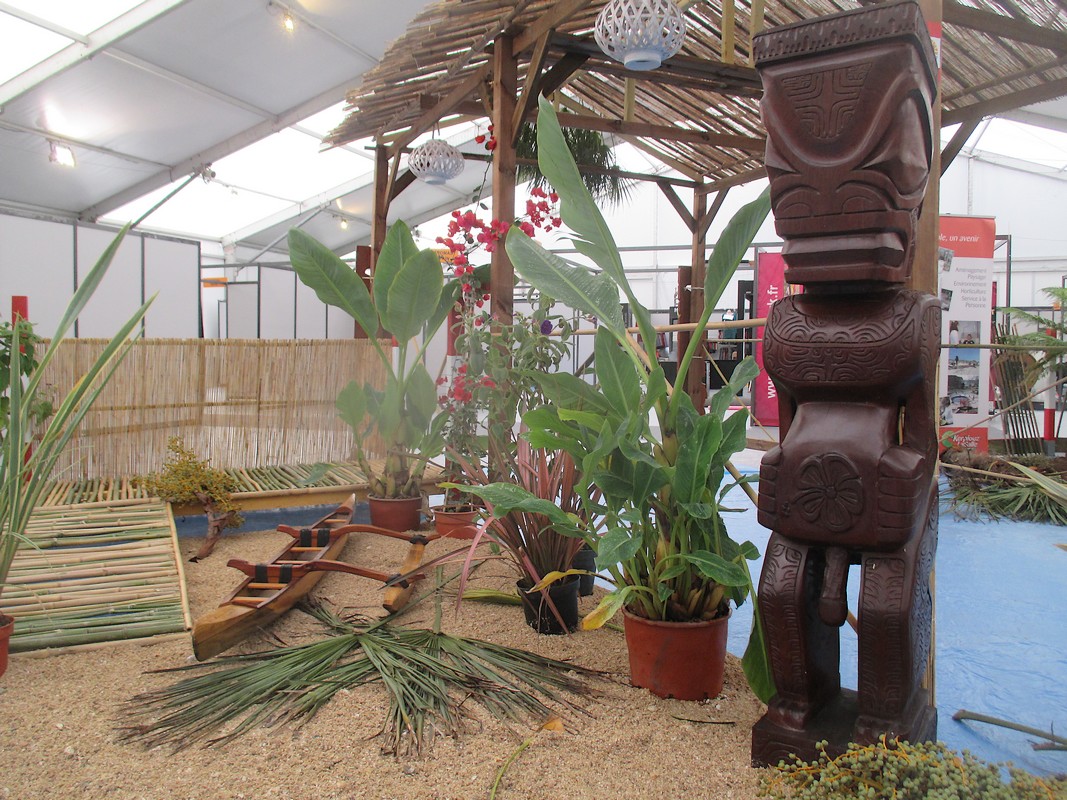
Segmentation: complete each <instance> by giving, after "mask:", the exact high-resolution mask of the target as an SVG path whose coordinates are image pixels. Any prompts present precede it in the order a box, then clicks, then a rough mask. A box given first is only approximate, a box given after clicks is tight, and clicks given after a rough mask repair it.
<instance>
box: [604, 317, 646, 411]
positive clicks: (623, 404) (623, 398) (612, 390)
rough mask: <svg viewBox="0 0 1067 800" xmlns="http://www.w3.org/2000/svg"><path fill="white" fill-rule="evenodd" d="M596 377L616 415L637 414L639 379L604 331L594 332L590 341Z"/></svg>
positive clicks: (630, 359)
mask: <svg viewBox="0 0 1067 800" xmlns="http://www.w3.org/2000/svg"><path fill="white" fill-rule="evenodd" d="M593 353H594V355H595V357H596V377H597V382H598V383H599V384H600V390H601V391H602V392H603V393H604V397H606V398H607V400H608V402H609V403H610V404H611V405H612V406H614V407H615V408H616V409H617V410H618V411H621V412H622V413H624V414H630V413H634V414H636V413H637V412H639V411H640V410H641V378H640V377H638V375H637V371H636V369H635V368H634V362H633V359H632V358H630V356H629V355H628V354H627V353H626V352H625V351H624V350H623V349H622V347H620V346H619V343H618V342H617V341H616V339H615V337H614V336H612V335H611V333H609V332H608V331H607V330H606V329H605V328H600V329H599V330H598V331H597V332H596V336H595V337H594V341H593Z"/></svg>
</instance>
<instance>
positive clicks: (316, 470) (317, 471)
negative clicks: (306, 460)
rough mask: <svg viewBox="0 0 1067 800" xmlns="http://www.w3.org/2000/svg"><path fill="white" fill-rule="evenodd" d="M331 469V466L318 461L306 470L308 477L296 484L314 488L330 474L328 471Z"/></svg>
mask: <svg viewBox="0 0 1067 800" xmlns="http://www.w3.org/2000/svg"><path fill="white" fill-rule="evenodd" d="M332 469H333V464H330V463H328V462H325V461H320V462H319V463H317V464H312V465H311V469H309V470H308V475H307V477H306V478H304V479H303V480H301V481H298V482H297V484H296V485H297V486H301V487H303V486H314V485H315V484H316V483H318V482H319V481H321V480H322V479H323V478H325V477H326V476H327V475H329V474H330V470H332Z"/></svg>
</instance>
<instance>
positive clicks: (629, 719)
mask: <svg viewBox="0 0 1067 800" xmlns="http://www.w3.org/2000/svg"><path fill="white" fill-rule="evenodd" d="M284 541H285V537H284V535H283V534H279V533H277V532H275V531H264V532H260V533H255V534H241V535H237V536H229V537H224V538H223V540H222V541H221V542H220V544H219V546H218V548H217V549H216V551H215V553H214V554H213V555H212V556H211V557H210V558H208V559H207V560H205V561H202V562H200V563H197V564H190V563H186V564H185V574H186V583H187V585H188V590H189V598H190V605H191V611H192V614H193V617H194V618H195V617H196V616H197V615H199V614H202V613H204V612H205V611H208V610H210V609H211V608H214V607H215V606H216V605H217V604H218V603H219V602H220V600H221V599H222V598H223V597H224V596H225V595H227V594H228V593H229V591H231V590H232V588H233V587H234V586H235V585H236V584H237V583H238V581H239V575H238V573H237V572H236V571H235V570H232V569H229V568H227V567H226V561H227V560H228V559H230V558H234V557H239V558H244V559H247V560H250V561H255V560H264V559H269V558H270V557H271V556H273V555H274V554H275V553H276V552H277V551H278V550H280V549H281V547H282V546H283V545H284ZM200 543H201V542H200V540H198V539H196V538H183V539H182V540H181V541H180V545H181V549H182V552H183V554H184V557H185V558H188V557H189V556H191V555H192V554H193V553H194V552H196V550H197V549H198V548H199V546H200ZM453 546H454V545H453V544H452V543H450V542H446V541H442V542H436V543H434V544H432V545H431V547H430V549H429V550H428V555H433V554H434V553H439V552H443V551H444V550H445V549H451V548H452V547H453ZM405 547H406V546H405V545H404V544H403V543H398V542H395V541H391V540H383V539H381V538H379V537H375V536H371V535H367V534H360V535H356V536H353V537H352V538H351V540H350V541H349V543H348V545H347V547H346V549H345V552H344V553H343V555H342V558H343V559H344V560H346V561H349V562H351V563H356V564H361V565H365V566H375V567H378V568H381V569H383V570H385V571H388V572H393V571H395V569H396V567H397V565H398V564H399V563H400V561H401V560H402V559H403V556H404V549H405ZM514 580H515V577H514V575H513V574H512V572H511V570H510V566H509V565H508V564H506V563H503V562H490V563H489V564H487V565H485V567H483V568H482V570H481V573H480V575H479V579H478V583H479V585H483V586H488V587H491V588H498V589H505V588H507V587H513V586H514ZM380 592H381V590H380V589H379V588H377V586H376V585H375V584H374V583H372V582H371V581H368V580H365V579H361V578H354V577H350V576H345V575H337V574H329V575H327V576H326V577H325V578H324V579H323V580H322V581H321V583H320V584H319V585H318V587H316V590H315V594H316V596H317V597H318V599H320V600H322V601H324V602H328V603H332V604H335V605H337V606H344V607H350V608H354V609H358V610H359V611H361V612H363V613H365V614H368V615H375V616H377V615H378V614H380V613H381V609H380V606H379V605H378V603H379V602H380ZM453 603H454V597H453V598H450V600H449V604H448V606H447V607H446V610H445V613H444V620H443V628H444V629H445V630H446V631H448V632H450V633H455V634H459V635H464V636H473V637H478V638H484V639H489V640H491V641H494V642H499V643H501V644H507V645H510V646H515V647H521V648H524V649H527V650H531V651H534V652H537V653H541V654H544V655H546V656H551V657H553V658H558V659H569V660H571V661H573V662H574V663H576V664H580V665H582V666H586V667H590V668H593V669H596V670H601V671H604V672H605V673H607V676H606V678H605V679H602V680H596V681H594V682H593V683H592V686H593V688H595V689H596V691H597V696H596V697H595V698H591V699H589V700H587V701H583V702H584V704H585V706H586V708H587V709H588V711H589V712H590V713H589V715H588V716H586V715H578V716H577V717H576V718H575V717H574V716H569V717H567V722H566V730H565V731H564V732H561V733H549V732H540V733H536V735H534V734H535V729H536V727H537V726H536V725H531V726H529V727H522V726H515V725H510V726H506V725H504V724H502V723H499V722H496V721H494V720H492V719H490V718H488V717H487V716H485V715H482V714H479V715H478V716H477V719H476V721H475V724H474V725H472V729H471V730H470V732H469V733H467V734H466V735H463V736H461V737H459V738H457V739H452V738H445V737H439V738H438V739H437V740H436V742H435V744H434V746H433V749H432V751H431V752H430V753H429V754H427V755H425V756H423V757H422V758H397V757H395V756H391V755H384V754H383V753H382V739H381V737H379V736H378V733H379V731H380V730H381V728H382V724H383V721H384V719H385V711H386V707H387V704H386V702H385V695H384V692H383V691H382V689H381V688H380V687H378V686H374V685H371V686H366V687H362V688H359V689H356V690H353V691H349V692H345V693H342V694H341V695H340V696H338V697H337V698H335V699H334V700H333V701H332V702H331V703H329V704H328V705H327V706H326V707H325V708H324V709H323V710H322V711H320V712H319V714H318V715H317V716H316V717H315V718H314V719H312V720H311V721H310V722H309V723H308V724H306V725H304V726H302V727H300V728H292V727H288V728H285V727H283V728H257V729H255V730H253V731H252V732H250V733H249V734H247V735H245V736H243V737H241V738H239V739H237V740H236V741H234V742H233V743H231V744H228V745H226V746H223V747H213V748H203V747H200V746H194V747H190V748H188V749H185V750H182V751H180V752H178V753H174V752H172V751H171V750H170V749H169V748H155V749H150V750H146V749H145V748H144V747H142V746H139V745H135V744H127V743H123V742H120V741H119V738H118V736H117V734H116V727H117V726H118V725H121V724H122V723H123V722H124V720H123V719H122V717H121V714H122V704H123V703H124V702H125V701H127V700H129V699H130V698H131V697H133V696H134V695H136V694H137V693H138V692H142V691H145V690H147V689H150V688H155V687H159V686H163V685H166V684H168V683H171V682H173V681H175V680H177V678H176V676H173V675H158V674H145V673H146V671H148V670H155V669H163V668H168V667H176V666H181V665H184V664H187V663H190V662H191V661H192V655H191V652H192V651H191V648H190V645H189V639H188V637H187V636H180V637H176V638H171V639H169V640H166V641H158V642H155V643H152V644H147V645H140V644H115V645H109V646H106V647H99V648H95V649H88V650H81V651H76V652H69V653H63V654H49V655H41V654H14V655H13V656H12V657H11V663H10V666H9V668H8V671H7V674H6V675H4V677H3V678H0V714H2V715H3V717H4V722H3V724H0V797H3V798H19V799H20V800H45V799H46V798H57V799H58V798H63V799H64V800H71V799H72V798H113V799H114V800H133V799H134V798H138V799H140V798H144V799H145V800H169V799H171V798H173V799H174V800H177V799H178V798H183V799H188V800H194V799H195V800H210V799H212V798H220V799H222V798H226V799H231V798H256V800H267V799H268V798H298V799H304V798H308V799H310V798H403V800H421V799H422V798H425V799H426V800H430V799H433V800H444V798H455V799H456V800H468V799H469V798H486V797H488V796H489V791H490V787H491V786H492V784H493V782H494V780H495V778H496V775H497V773H498V771H499V770H500V768H501V766H502V765H503V764H504V763H505V762H506V761H507V759H508V758H509V757H510V756H511V755H512V754H513V753H514V752H515V751H516V749H517V748H518V747H519V746H520V745H521V744H522V743H523V741H524V740H526V739H527V738H528V737H531V736H533V742H532V744H531V745H530V746H529V747H528V748H526V749H525V750H524V751H523V752H522V753H521V755H520V756H519V757H518V758H517V759H516V760H515V761H514V763H513V764H512V765H511V766H510V767H509V768H508V769H507V771H506V773H505V775H504V777H503V779H502V781H501V783H500V787H499V789H498V793H497V797H499V798H501V800H506V799H507V798H523V799H524V800H536V799H537V798H558V797H565V798H613V797H629V798H720V799H721V800H727V799H728V798H737V799H738V800H742V799H744V800H747V799H748V798H755V797H756V796H757V789H756V785H757V781H758V774H759V773H758V772H757V771H756V770H754V769H752V768H751V767H750V766H749V742H750V730H751V727H752V725H753V723H754V722H755V721H756V720H757V719H758V717H759V716H760V714H761V713H762V710H763V708H762V706H761V705H760V703H759V702H758V701H757V700H756V699H755V698H754V697H753V695H752V694H751V692H750V691H749V690H748V687H747V686H746V684H745V681H744V676H743V675H742V673H741V669H740V665H739V664H738V662H737V660H736V659H734V658H733V657H729V660H728V663H727V672H726V684H725V688H724V690H723V693H722V695H721V696H720V697H719V698H716V699H715V700H711V701H706V702H703V703H693V702H681V701H676V700H661V699H659V698H656V697H654V696H653V695H651V694H649V693H648V692H647V691H645V690H643V689H636V688H633V687H631V686H629V685H628V684H627V677H628V665H627V658H626V649H625V644H624V641H623V635H622V633H621V632H620V631H616V630H610V629H601V630H599V631H591V632H585V633H577V634H573V635H570V636H538V635H537V634H536V633H534V631H533V630H531V629H530V628H529V627H527V626H526V625H525V624H524V622H523V619H522V612H521V609H519V608H517V607H511V606H495V605H483V604H478V603H471V602H466V603H464V604H463V605H462V607H461V608H460V610H459V612H458V614H457V613H455V612H454V610H453V609H454V605H453ZM594 603H595V598H583V599H582V601H581V611H582V612H583V613H584V612H586V611H588V610H590V609H592V607H593V605H594ZM432 620H433V603H432V602H430V601H424V602H422V603H420V604H419V606H418V607H417V608H416V609H414V610H413V611H412V612H411V613H410V614H409V615H408V616H407V617H406V618H405V624H408V625H415V626H422V627H429V626H430V625H431V624H432ZM322 635H323V629H322V628H321V627H320V626H319V625H318V623H317V622H315V621H314V620H313V619H311V618H310V617H309V616H308V615H307V614H305V613H303V612H301V611H299V610H297V611H293V612H291V613H290V614H289V615H288V616H287V617H286V618H284V619H283V620H280V621H279V622H278V623H276V624H275V625H274V626H273V627H272V628H271V629H270V630H268V631H264V632H261V633H258V634H256V635H255V636H253V637H252V638H250V639H249V640H248V641H247V642H245V643H243V644H242V645H240V646H238V647H237V648H235V649H234V650H233V651H231V652H254V651H256V650H261V649H264V648H265V647H268V646H271V645H272V644H276V643H277V642H278V641H279V640H280V641H283V642H285V643H288V644H295V643H300V642H306V641H311V640H312V639H313V638H315V637H321V636H322ZM125 721H129V720H125ZM710 722H715V723H726V724H706V723H710Z"/></svg>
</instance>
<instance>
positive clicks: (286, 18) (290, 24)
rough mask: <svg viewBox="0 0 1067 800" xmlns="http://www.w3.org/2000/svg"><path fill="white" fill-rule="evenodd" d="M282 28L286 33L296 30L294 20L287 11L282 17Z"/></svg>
mask: <svg viewBox="0 0 1067 800" xmlns="http://www.w3.org/2000/svg"><path fill="white" fill-rule="evenodd" d="M282 27H283V28H285V32H286V33H292V32H293V31H295V30H296V20H295V19H293V15H292V14H291V13H289V12H288V11H286V12H285V13H284V14H283V15H282Z"/></svg>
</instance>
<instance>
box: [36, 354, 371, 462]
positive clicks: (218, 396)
mask: <svg viewBox="0 0 1067 800" xmlns="http://www.w3.org/2000/svg"><path fill="white" fill-rule="evenodd" d="M105 345H106V341H105V340H104V339H68V340H67V341H65V342H63V344H62V345H61V347H60V350H59V352H58V353H57V357H56V358H55V360H54V361H53V362H52V364H50V365H49V368H48V371H47V373H46V375H45V379H44V381H45V384H46V385H48V386H50V387H51V388H52V390H53V391H54V392H55V395H56V396H57V397H63V396H64V395H65V394H66V392H67V391H68V390H69V389H70V388H71V387H72V386H73V385H74V382H75V381H76V380H78V379H79V377H80V376H81V375H83V374H84V373H85V371H86V370H87V369H88V367H89V365H90V364H91V363H92V360H93V359H94V358H95V357H96V355H97V354H98V353H99V352H100V351H101V350H102V349H103V348H104V346H105ZM353 379H357V380H359V381H360V382H363V381H370V382H371V383H373V384H374V385H377V386H381V385H383V384H384V379H385V375H384V370H383V368H382V365H381V363H380V361H379V360H378V358H377V357H376V355H375V353H374V350H373V347H372V345H371V344H370V343H368V342H367V341H365V340H358V339H344V340H332V339H331V340H265V339H259V340H238V339H234V340H218V339H143V340H138V341H136V342H134V343H133V345H132V349H131V351H130V353H129V355H128V356H127V357H126V360H125V361H124V362H123V363H122V365H121V366H120V367H119V368H118V370H117V371H116V372H115V375H114V376H113V377H112V379H111V382H110V383H109V384H108V386H107V387H106V388H105V389H104V391H103V392H102V393H101V395H100V397H99V398H98V399H97V401H96V404H95V405H94V406H93V408H92V410H90V412H89V413H88V414H87V415H86V418H85V420H84V422H83V423H82V426H81V429H80V431H79V433H78V435H77V436H76V437H75V438H74V440H73V441H72V442H71V445H70V447H68V449H67V451H66V453H65V454H64V456H63V457H62V458H61V459H60V464H59V465H58V466H57V468H56V471H55V473H54V474H53V476H52V477H53V478H54V479H56V480H94V479H100V478H107V477H114V476H134V475H143V474H147V473H149V472H155V471H158V470H159V469H161V468H162V466H163V463H164V461H165V459H166V456H167V441H168V440H169V439H170V437H172V436H180V437H182V438H183V439H184V440H185V443H186V445H187V446H189V447H191V448H192V449H193V451H194V452H195V453H196V454H197V456H198V457H199V458H202V459H209V460H210V462H211V465H212V466H214V467H219V468H227V467H244V468H248V467H263V466H269V465H275V464H308V463H314V462H318V461H346V460H349V459H351V458H352V455H353V453H352V447H353V439H352V431H351V429H350V428H349V427H348V426H347V425H346V424H345V423H344V422H342V421H341V420H340V419H339V418H338V417H337V411H336V408H335V406H334V400H335V399H336V397H337V395H338V393H339V392H340V391H341V389H342V388H344V386H345V385H346V384H347V383H348V382H349V381H350V380H353Z"/></svg>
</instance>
